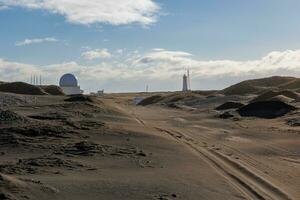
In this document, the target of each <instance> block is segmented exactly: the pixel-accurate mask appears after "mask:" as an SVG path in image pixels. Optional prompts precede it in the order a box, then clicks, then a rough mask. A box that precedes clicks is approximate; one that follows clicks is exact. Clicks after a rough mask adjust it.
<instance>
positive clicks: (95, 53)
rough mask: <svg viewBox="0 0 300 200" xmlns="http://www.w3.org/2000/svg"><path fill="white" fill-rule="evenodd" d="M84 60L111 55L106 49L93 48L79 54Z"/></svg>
mask: <svg viewBox="0 0 300 200" xmlns="http://www.w3.org/2000/svg"><path fill="white" fill-rule="evenodd" d="M81 56H83V57H84V58H85V59H86V60H95V59H98V58H110V57H111V56H112V55H111V53H110V52H109V51H108V50H107V49H95V50H91V51H86V52H83V53H82V54H81Z"/></svg>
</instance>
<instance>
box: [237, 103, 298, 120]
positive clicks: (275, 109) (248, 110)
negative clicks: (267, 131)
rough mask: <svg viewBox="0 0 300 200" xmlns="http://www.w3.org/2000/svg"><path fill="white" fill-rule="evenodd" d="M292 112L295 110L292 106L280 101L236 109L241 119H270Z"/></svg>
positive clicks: (251, 104) (252, 104)
mask: <svg viewBox="0 0 300 200" xmlns="http://www.w3.org/2000/svg"><path fill="white" fill-rule="evenodd" d="M293 110H296V108H295V107H294V106H291V105H288V104H286V103H284V102H281V101H260V102H254V103H250V104H248V105H246V106H244V107H242V108H240V109H238V113H239V114H240V115H241V116H243V117H259V118H266V119H272V118H276V117H281V116H283V115H285V114H287V113H289V112H291V111H293Z"/></svg>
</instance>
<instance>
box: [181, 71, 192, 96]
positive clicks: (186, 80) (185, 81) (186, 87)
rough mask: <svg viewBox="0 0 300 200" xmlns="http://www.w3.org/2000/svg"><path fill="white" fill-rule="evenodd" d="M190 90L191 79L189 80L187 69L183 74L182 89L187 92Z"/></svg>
mask: <svg viewBox="0 0 300 200" xmlns="http://www.w3.org/2000/svg"><path fill="white" fill-rule="evenodd" d="M190 90H191V81H190V70H189V69H188V70H187V74H184V75H183V83H182V91H183V92H187V91H190Z"/></svg>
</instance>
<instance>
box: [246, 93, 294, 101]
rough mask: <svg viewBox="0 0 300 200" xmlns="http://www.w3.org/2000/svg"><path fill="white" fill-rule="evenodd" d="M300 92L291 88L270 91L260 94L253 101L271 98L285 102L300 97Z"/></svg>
mask: <svg viewBox="0 0 300 200" xmlns="http://www.w3.org/2000/svg"><path fill="white" fill-rule="evenodd" d="M299 97H300V94H299V93H297V92H293V91H290V90H283V91H272V90H271V91H268V92H265V93H263V94H262V95H259V96H258V97H256V98H255V99H253V100H252V101H251V102H258V101H269V100H281V101H283V102H292V101H293V100H297V99H299Z"/></svg>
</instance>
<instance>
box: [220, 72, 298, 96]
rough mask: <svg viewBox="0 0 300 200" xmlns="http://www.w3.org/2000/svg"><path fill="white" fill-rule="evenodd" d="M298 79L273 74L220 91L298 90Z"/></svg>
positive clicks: (237, 92) (239, 93)
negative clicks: (272, 75)
mask: <svg viewBox="0 0 300 200" xmlns="http://www.w3.org/2000/svg"><path fill="white" fill-rule="evenodd" d="M299 89H300V80H299V79H298V78H294V77H280V76H274V77H270V78H262V79H254V80H247V81H243V82H241V83H238V84H235V85H232V86H230V87H228V88H225V89H224V90H222V91H220V93H221V94H225V95H245V94H261V93H264V92H266V91H268V90H295V91H297V90H299Z"/></svg>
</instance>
